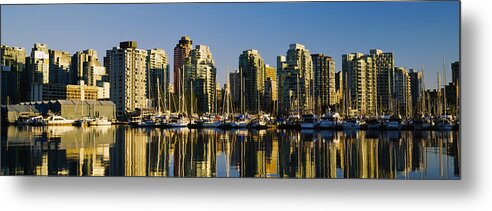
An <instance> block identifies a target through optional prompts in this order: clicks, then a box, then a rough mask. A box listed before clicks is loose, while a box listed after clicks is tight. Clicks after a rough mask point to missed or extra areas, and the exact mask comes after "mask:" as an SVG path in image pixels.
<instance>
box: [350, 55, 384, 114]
mask: <svg viewBox="0 0 492 211" xmlns="http://www.w3.org/2000/svg"><path fill="white" fill-rule="evenodd" d="M342 74H343V76H344V77H343V81H344V83H345V84H346V85H345V86H344V87H346V88H345V94H344V98H345V99H344V100H345V109H346V111H350V110H353V111H355V113H356V114H359V115H375V114H376V111H377V109H376V106H377V105H376V93H377V90H376V64H375V62H374V59H373V57H372V56H371V55H364V54H362V53H350V54H343V55H342Z"/></svg>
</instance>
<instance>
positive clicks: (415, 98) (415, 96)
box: [408, 69, 424, 111]
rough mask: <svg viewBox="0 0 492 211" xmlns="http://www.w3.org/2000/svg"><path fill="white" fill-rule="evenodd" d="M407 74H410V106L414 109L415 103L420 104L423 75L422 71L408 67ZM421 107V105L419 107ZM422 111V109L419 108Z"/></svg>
mask: <svg viewBox="0 0 492 211" xmlns="http://www.w3.org/2000/svg"><path fill="white" fill-rule="evenodd" d="M408 74H409V76H410V92H411V95H412V108H413V110H416V108H417V106H418V105H417V104H420V105H422V101H421V100H422V96H423V94H422V93H423V91H424V87H423V79H424V78H423V75H422V72H419V71H415V70H414V69H410V71H409V73H408ZM421 108H422V107H421ZM420 111H422V110H420Z"/></svg>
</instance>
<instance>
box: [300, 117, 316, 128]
mask: <svg viewBox="0 0 492 211" xmlns="http://www.w3.org/2000/svg"><path fill="white" fill-rule="evenodd" d="M318 124H319V122H318V117H316V115H314V114H304V115H302V121H301V129H314V128H316V127H318Z"/></svg>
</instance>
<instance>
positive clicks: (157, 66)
mask: <svg viewBox="0 0 492 211" xmlns="http://www.w3.org/2000/svg"><path fill="white" fill-rule="evenodd" d="M169 76H170V74H169V64H168V62H167V55H166V52H165V51H164V50H163V49H158V48H156V49H150V50H148V51H147V98H148V99H149V101H150V102H151V105H150V106H152V107H157V105H158V103H159V105H160V108H161V109H162V110H164V109H166V110H167V109H169V108H166V105H168V99H169V98H168V95H169V92H168V87H169ZM158 94H159V96H158Z"/></svg>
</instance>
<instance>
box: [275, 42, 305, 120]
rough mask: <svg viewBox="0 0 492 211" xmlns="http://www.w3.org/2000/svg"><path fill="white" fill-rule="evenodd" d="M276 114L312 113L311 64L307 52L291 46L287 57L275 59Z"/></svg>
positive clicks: (299, 46) (302, 47)
mask: <svg viewBox="0 0 492 211" xmlns="http://www.w3.org/2000/svg"><path fill="white" fill-rule="evenodd" d="M277 78H278V81H277V82H278V84H277V85H278V101H279V102H278V112H279V113H283V114H288V113H290V112H292V111H299V112H302V113H306V112H314V111H313V110H314V109H313V107H314V103H313V97H312V96H313V91H314V90H313V82H314V80H313V62H312V59H311V54H310V53H309V50H308V49H306V48H305V47H304V45H301V44H291V45H290V46H289V50H288V51H287V56H286V57H284V56H279V57H277Z"/></svg>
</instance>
